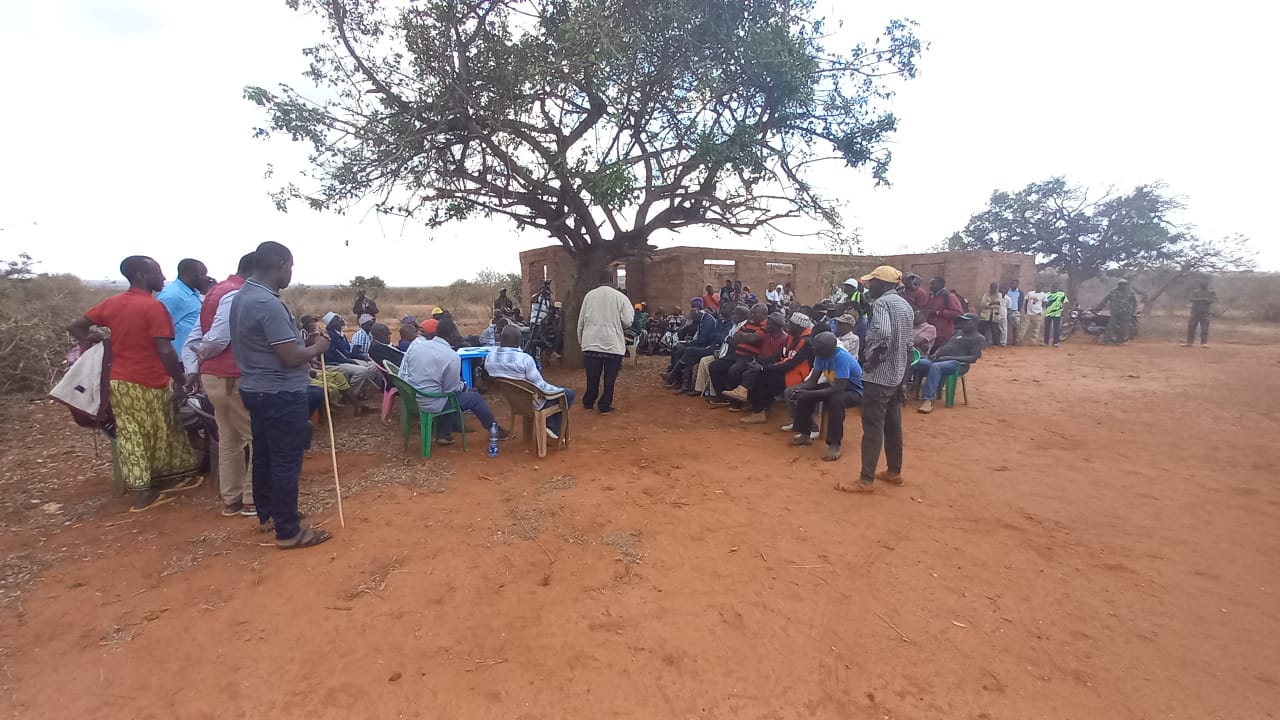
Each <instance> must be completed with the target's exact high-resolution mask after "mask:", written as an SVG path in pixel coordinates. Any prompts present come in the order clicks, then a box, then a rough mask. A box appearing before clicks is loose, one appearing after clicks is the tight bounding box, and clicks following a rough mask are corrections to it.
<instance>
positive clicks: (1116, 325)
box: [1098, 278, 1138, 345]
mask: <svg viewBox="0 0 1280 720" xmlns="http://www.w3.org/2000/svg"><path fill="white" fill-rule="evenodd" d="M1104 305H1106V306H1109V307H1110V308H1111V319H1110V320H1108V321H1107V332H1106V334H1105V335H1103V337H1102V341H1103V342H1105V343H1107V344H1109V345H1119V344H1121V343H1125V342H1128V341H1129V340H1130V338H1131V333H1132V331H1133V318H1134V316H1135V315H1137V314H1138V295H1137V293H1135V292H1134V291H1133V288H1132V287H1130V286H1129V281H1128V280H1125V279H1123V278H1121V280H1120V284H1119V285H1116V289H1115V290H1112V291H1111V292H1109V293H1107V296H1106V297H1105V298H1103V299H1102V302H1101V303H1099V304H1098V307H1102V306H1104Z"/></svg>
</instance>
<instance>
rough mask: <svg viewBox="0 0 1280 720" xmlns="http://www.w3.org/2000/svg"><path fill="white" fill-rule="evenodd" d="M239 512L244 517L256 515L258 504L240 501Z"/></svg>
mask: <svg viewBox="0 0 1280 720" xmlns="http://www.w3.org/2000/svg"><path fill="white" fill-rule="evenodd" d="M240 514H241V515H242V516H244V517H258V506H257V505H254V504H253V503H247V502H242V503H240Z"/></svg>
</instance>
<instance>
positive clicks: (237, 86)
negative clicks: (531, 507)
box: [0, 0, 1280, 285]
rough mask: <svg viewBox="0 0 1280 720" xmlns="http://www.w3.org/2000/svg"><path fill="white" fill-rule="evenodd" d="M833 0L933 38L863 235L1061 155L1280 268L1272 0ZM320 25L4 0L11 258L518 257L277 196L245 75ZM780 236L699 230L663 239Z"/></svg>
mask: <svg viewBox="0 0 1280 720" xmlns="http://www.w3.org/2000/svg"><path fill="white" fill-rule="evenodd" d="M820 4H824V5H825V6H826V8H827V13H828V14H830V15H833V16H841V15H843V17H844V19H845V20H846V21H847V28H849V29H852V30H854V31H856V32H858V34H860V35H862V36H864V37H872V36H874V34H875V33H876V32H877V28H879V27H881V26H883V24H884V22H885V21H886V20H887V19H889V18H890V17H896V16H906V17H911V18H913V19H915V20H917V21H919V23H920V27H919V34H920V35H921V37H922V38H924V39H925V40H927V41H928V42H929V43H930V44H931V46H932V47H931V49H930V51H929V52H928V53H927V54H926V55H925V56H924V58H923V59H922V61H921V75H920V77H919V78H918V79H917V80H915V81H913V82H910V83H906V84H903V85H902V86H901V88H900V92H899V95H898V97H897V98H896V99H895V100H894V103H893V106H892V107H893V109H894V111H895V112H896V113H897V114H898V115H899V117H900V118H901V129H900V131H899V132H898V133H897V134H896V136H895V137H894V139H893V152H894V161H893V165H892V167H891V170H890V177H891V179H892V181H893V187H891V188H880V189H875V188H873V187H872V184H871V182H870V181H869V180H868V179H867V177H866V176H865V175H863V174H859V173H853V172H848V173H845V174H843V175H836V176H834V177H835V178H836V179H835V182H836V183H838V185H834V187H835V188H836V190H835V192H836V194H837V195H838V196H839V197H841V198H842V199H844V200H845V201H847V202H848V209H847V211H846V214H847V215H848V217H849V220H850V222H851V224H854V225H857V226H858V227H860V228H861V229H862V235H863V238H864V242H865V248H866V250H867V251H869V252H884V253H888V252H897V251H900V250H924V249H925V248H928V247H929V246H931V245H934V244H936V243H937V242H939V241H940V240H942V239H943V238H945V237H946V236H947V235H949V234H950V233H952V232H953V231H955V230H957V229H959V228H960V227H962V226H963V225H964V224H965V222H966V221H967V220H968V218H969V216H970V215H971V214H973V213H974V212H976V211H978V210H979V209H981V208H982V207H983V205H984V204H985V202H986V199H987V198H988V196H989V195H990V193H991V191H992V190H994V189H997V188H999V189H1017V188H1020V187H1022V186H1023V185H1025V184H1026V183H1028V182H1031V181H1035V180H1041V179H1044V178H1047V177H1049V176H1051V175H1055V174H1059V175H1065V176H1067V177H1068V178H1069V179H1070V180H1072V181H1074V182H1077V183H1083V184H1086V185H1089V186H1092V187H1097V188H1103V187H1106V186H1108V185H1116V186H1119V187H1121V188H1130V187H1132V186H1134V185H1136V184H1139V183H1142V182H1147V181H1153V180H1163V181H1165V182H1167V183H1168V184H1169V186H1170V188H1171V190H1172V191H1173V192H1175V193H1177V194H1181V195H1185V196H1186V198H1187V201H1188V203H1189V209H1188V210H1187V212H1186V213H1185V215H1184V217H1183V218H1182V219H1183V220H1184V221H1187V222H1190V223H1193V224H1195V225H1196V226H1197V227H1198V229H1199V232H1200V233H1201V234H1203V235H1220V234H1227V233H1234V232H1239V233H1244V234H1245V235H1248V236H1250V237H1251V238H1252V239H1253V241H1254V245H1255V247H1256V249H1257V251H1258V260H1259V263H1260V265H1261V267H1262V269H1266V270H1280V241H1278V240H1277V236H1278V235H1280V233H1277V230H1280V220H1278V219H1277V213H1276V211H1275V209H1274V207H1275V206H1273V205H1272V204H1271V203H1272V202H1273V198H1272V186H1271V185H1270V178H1271V174H1272V172H1274V171H1275V169H1276V168H1277V167H1280V140H1277V132H1276V129H1275V128H1276V125H1277V122H1276V121H1277V117H1276V114H1277V110H1278V109H1280V104H1278V103H1277V94H1276V92H1275V89H1274V88H1275V87H1276V81H1275V77H1274V73H1275V70H1276V69H1277V67H1276V63H1275V61H1274V54H1273V50H1272V46H1273V44H1274V38H1273V37H1272V34H1273V32H1274V29H1275V27H1276V20H1277V19H1280V18H1278V14H1280V11H1277V10H1276V9H1274V8H1275V6H1274V5H1273V4H1272V3H1261V2H1228V1H1222V0H1219V1H1218V2H1212V3H1206V2H1199V3H1163V2H1161V3H1157V2H1130V1H1128V0H1111V1H1109V2H1094V1H1092V0H1089V1H1077V2H1073V3H1037V2H1025V1H1022V2H968V3H959V2H953V1H946V0H938V1H928V2H926V1H919V2H914V1H910V2H898V3H876V4H872V3H864V4H860V6H859V7H858V8H857V10H856V11H851V10H845V9H843V8H844V7H845V6H846V4H847V5H853V3H850V2H847V0H841V1H832V0H820ZM315 31H316V29H315V26H314V25H313V21H312V20H309V19H307V18H304V17H300V16H299V15H297V14H296V13H294V12H291V11H289V10H287V9H286V8H285V7H284V3H283V1H280V2H271V1H269V0H224V1H223V2H220V3H212V4H210V3H189V2H173V1H172V0H6V1H5V2H3V3H0V64H2V65H0V66H3V68H4V71H3V77H4V80H5V82H4V85H3V87H4V92H5V99H6V102H5V103H4V105H5V110H4V112H3V113H0V143H2V147H3V154H2V156H0V228H3V230H2V231H0V259H9V258H11V257H13V256H14V255H16V254H17V253H18V252H21V251H26V252H30V253H31V254H32V255H33V256H35V258H36V259H37V260H38V261H40V262H41V265H40V266H39V267H40V269H41V270H44V271H47V272H72V273H75V274H77V275H80V276H81V277H84V278H87V279H107V278H116V277H117V275H116V266H117V265H118V264H119V261H120V259H121V258H122V257H124V256H125V255H129V254H147V255H151V256H153V257H155V258H156V259H157V260H159V261H160V262H161V265H162V266H164V268H165V270H166V273H168V274H169V275H170V276H171V277H172V275H173V273H174V266H175V265H176V263H177V261H178V260H179V259H180V258H182V257H186V256H193V257H197V258H200V259H202V260H204V261H205V262H206V263H207V264H208V265H209V269H210V271H211V272H212V274H214V275H216V276H218V277H222V276H225V275H226V274H227V273H228V272H229V271H231V270H233V269H234V265H235V262H236V259H237V258H238V257H239V256H240V255H241V254H243V253H244V252H247V251H248V250H251V249H252V248H253V246H254V245H256V244H257V243H258V242H261V241H263V240H278V241H281V242H284V243H286V244H288V245H290V246H291V247H292V248H293V250H294V254H295V257H296V266H295V274H294V277H295V280H296V281H298V282H304V283H311V284H327V283H338V282H345V281H346V280H348V279H350V278H351V277H352V276H354V275H357V274H360V275H380V276H381V277H383V278H384V279H386V280H387V281H388V282H389V283H390V284H393V285H435V284H445V283H448V282H449V281H451V280H453V279H455V278H458V277H471V276H474V274H475V273H476V271H478V270H480V269H483V268H486V267H491V268H494V269H498V270H503V271H512V270H517V269H518V267H519V266H518V259H517V253H518V252H519V251H520V250H523V249H527V248H531V247H539V246H542V245H545V244H548V242H549V240H548V238H546V237H545V236H542V235H540V234H537V233H533V232H525V233H519V232H516V231H515V230H514V228H512V227H510V226H508V225H506V224H505V223H502V222H496V221H495V222H491V223H485V222H476V223H468V224H465V225H459V226H457V227H453V228H447V229H444V230H437V231H427V230H426V229H424V228H422V227H421V226H417V225H413V224H409V225H402V224H401V223H399V222H390V221H386V220H383V221H382V222H381V223H380V222H379V221H378V219H376V218H374V217H372V216H370V217H367V218H362V217H340V216H335V215H322V214H316V213H312V212H309V211H304V210H302V209H300V208H299V209H295V210H293V212H292V213H290V214H287V215H285V214H281V213H278V212H276V210H275V209H274V208H273V207H272V205H271V203H270V201H269V200H268V198H267V192H268V190H270V189H273V188H274V187H275V183H278V180H277V181H267V180H264V179H263V170H264V168H265V166H266V164H267V163H268V162H274V163H275V164H276V166H277V168H287V167H288V166H289V165H290V164H293V165H295V166H296V165H297V164H298V163H299V161H300V160H301V158H302V157H303V155H302V152H303V151H304V150H305V148H302V147H301V146H291V145H290V144H289V143H287V142H281V141H276V142H272V143H263V142H261V141H256V140H253V139H252V138H251V137H250V131H251V128H252V127H253V126H255V125H260V124H263V116H262V115H261V113H260V112H259V111H258V110H257V109H256V108H254V107H253V106H252V105H250V104H249V103H247V102H246V101H244V100H242V99H241V91H242V88H243V87H244V86H245V85H247V84H259V85H264V86H268V87H270V86H273V85H274V84H275V83H277V82H280V81H295V82H296V79H297V78H298V73H299V71H300V70H302V69H303V68H304V67H305V63H304V59H303V58H302V56H301V54H300V49H301V48H302V47H303V46H304V45H306V44H308V43H309V42H311V41H313V40H314V39H315V37H316V35H315ZM1268 87H1270V88H1272V90H1267V89H1266V88H1268ZM1268 208H1270V209H1268ZM480 240H483V244H480V243H479V242H478V241H480ZM766 242H767V241H766V240H765V239H764V238H763V237H760V238H756V237H752V238H749V239H745V240H743V239H734V240H727V241H718V240H717V239H716V238H714V237H713V236H711V235H709V234H705V233H699V232H685V233H682V234H681V235H678V236H670V237H666V238H662V239H660V240H659V241H658V244H659V245H664V246H669V245H715V244H721V245H735V244H736V245H740V246H744V247H754V248H763V247H765V246H766ZM775 247H778V248H779V249H784V248H785V249H793V250H820V249H821V248H820V246H819V245H818V244H817V243H816V242H806V241H787V242H780V243H778V244H777V245H775Z"/></svg>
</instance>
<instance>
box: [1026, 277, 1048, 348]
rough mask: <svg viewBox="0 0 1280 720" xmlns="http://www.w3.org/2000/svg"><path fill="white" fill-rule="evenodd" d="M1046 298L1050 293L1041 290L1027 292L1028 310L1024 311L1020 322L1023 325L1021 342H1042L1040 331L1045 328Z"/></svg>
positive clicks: (1037, 343)
mask: <svg viewBox="0 0 1280 720" xmlns="http://www.w3.org/2000/svg"><path fill="white" fill-rule="evenodd" d="M1046 298H1048V295H1046V294H1045V293H1044V292H1042V291H1040V290H1034V291H1031V292H1029V293H1027V298H1026V303H1027V311H1026V312H1025V313H1023V315H1022V319H1021V322H1020V325H1021V326H1022V328H1021V329H1022V337H1021V338H1020V339H1019V343H1020V344H1022V345H1026V344H1027V343H1032V344H1035V345H1039V344H1040V331H1041V330H1042V329H1044V301H1045V299H1046Z"/></svg>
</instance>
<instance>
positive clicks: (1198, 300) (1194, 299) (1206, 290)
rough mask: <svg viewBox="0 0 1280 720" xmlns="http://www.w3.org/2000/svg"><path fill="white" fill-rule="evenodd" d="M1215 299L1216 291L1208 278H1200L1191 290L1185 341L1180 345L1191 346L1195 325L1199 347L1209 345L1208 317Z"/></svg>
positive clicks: (1210, 314)
mask: <svg viewBox="0 0 1280 720" xmlns="http://www.w3.org/2000/svg"><path fill="white" fill-rule="evenodd" d="M1217 301H1218V293H1217V292H1216V291H1214V290H1213V288H1211V287H1209V281H1208V280H1201V281H1200V286H1199V287H1197V288H1196V289H1195V290H1192V291H1191V320H1190V322H1188V323H1187V341H1186V342H1185V343H1183V344H1182V347H1191V341H1192V340H1193V339H1195V335H1196V328H1197V327H1199V328H1200V347H1203V348H1207V347H1209V318H1210V317H1212V316H1213V304H1214V303H1215V302H1217Z"/></svg>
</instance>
